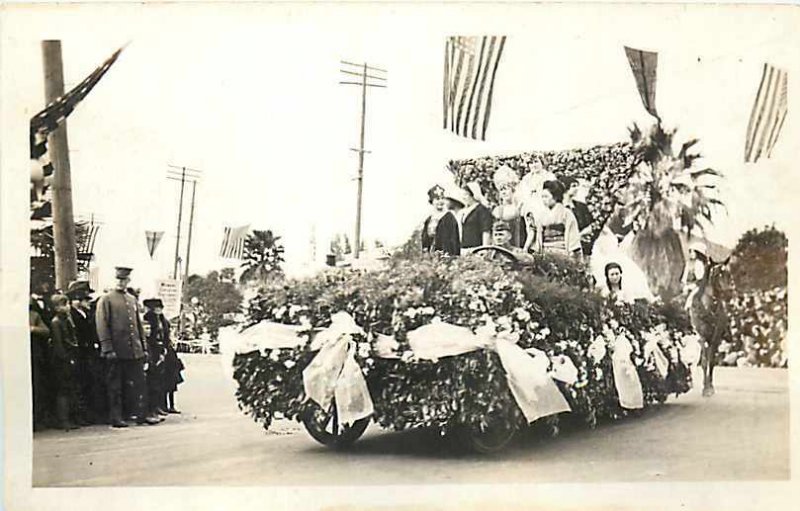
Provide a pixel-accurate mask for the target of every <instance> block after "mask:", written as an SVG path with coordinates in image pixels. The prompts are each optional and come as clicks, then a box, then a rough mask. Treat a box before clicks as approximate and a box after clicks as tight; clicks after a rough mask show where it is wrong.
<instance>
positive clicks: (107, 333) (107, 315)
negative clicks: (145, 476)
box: [96, 267, 159, 428]
mask: <svg viewBox="0 0 800 511" xmlns="http://www.w3.org/2000/svg"><path fill="white" fill-rule="evenodd" d="M131 271H133V270H131V269H130V268H124V267H117V268H116V278H117V284H116V287H115V288H114V289H112V290H111V291H109V292H108V293H106V294H105V295H104V296H103V297H102V298H100V301H99V302H98V303H97V312H96V322H97V337H98V339H99V340H100V354H101V356H102V357H103V358H104V359H105V360H106V364H107V369H106V385H107V386H108V407H109V415H110V419H111V426H112V427H115V428H124V427H126V426H127V425H128V424H127V423H126V422H124V421H123V420H122V392H123V388H124V389H125V393H126V398H127V402H128V403H129V406H130V407H131V412H132V414H133V417H134V420H135V421H136V423H137V424H158V422H159V421H158V419H156V418H155V417H151V416H148V415H147V412H146V406H145V396H146V393H147V390H146V384H145V373H144V364H145V362H146V360H145V357H146V350H145V346H144V338H145V335H144V328H143V327H142V321H141V319H140V317H139V306H138V303H137V300H136V299H135V298H134V297H133V296H131V295H130V294H128V292H127V291H126V290H127V288H128V284H129V283H130V274H131Z"/></svg>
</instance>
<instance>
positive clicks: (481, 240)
mask: <svg viewBox="0 0 800 511" xmlns="http://www.w3.org/2000/svg"><path fill="white" fill-rule="evenodd" d="M464 192H465V193H464V200H465V201H466V202H465V207H464V209H463V210H461V248H475V247H479V246H481V245H490V244H491V243H492V225H493V223H494V219H493V218H492V212H491V211H489V208H487V207H486V206H484V205H483V203H482V202H483V200H482V199H483V195H482V193H481V189H480V186H479V185H478V183H475V182H472V183H467V185H466V186H465V187H464Z"/></svg>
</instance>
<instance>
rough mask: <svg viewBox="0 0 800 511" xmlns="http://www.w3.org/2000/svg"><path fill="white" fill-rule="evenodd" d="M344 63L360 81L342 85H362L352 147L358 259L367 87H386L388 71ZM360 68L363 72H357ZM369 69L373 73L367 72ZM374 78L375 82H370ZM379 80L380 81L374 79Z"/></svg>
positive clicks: (350, 72)
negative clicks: (355, 160)
mask: <svg viewBox="0 0 800 511" xmlns="http://www.w3.org/2000/svg"><path fill="white" fill-rule="evenodd" d="M340 62H341V63H342V65H344V66H349V67H348V69H340V70H339V71H340V72H342V73H343V74H345V75H349V76H357V77H358V78H359V81H352V80H354V79H355V78H347V80H350V81H340V82H339V83H340V84H341V85H358V86H360V87H361V138H360V144H359V146H358V149H355V148H351V149H350V150H351V151H355V152H357V153H358V177H357V178H356V179H357V180H358V192H357V194H356V239H355V247H354V248H353V257H355V258H356V259H358V254H359V252H360V251H361V198H362V193H363V184H364V153H368V152H370V151H366V150H364V123H365V119H366V115H367V87H380V88H384V89H385V88H386V81H387V80H386V76H385V75H386V73H387V71H386V70H384V69H380V68H377V67H371V66H368V65H367V63H366V62H364V63H361V64H353V63H352V62H346V61H344V60H342V61H340ZM356 69H360V70H361V72H360V73H359V72H356V71H355V70H356ZM367 71H369V72H371V73H373V74H367ZM370 80H372V81H373V82H370ZM375 80H377V81H378V83H375V82H374V81H375Z"/></svg>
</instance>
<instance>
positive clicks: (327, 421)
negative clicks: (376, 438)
mask: <svg viewBox="0 0 800 511" xmlns="http://www.w3.org/2000/svg"><path fill="white" fill-rule="evenodd" d="M303 425H304V426H305V428H306V431H308V434H309V435H311V436H312V437H313V438H314V440H316V441H317V442H319V443H321V444H322V445H327V446H328V447H335V448H344V447H348V446H350V445H352V444H353V443H354V442H355V441H356V440H358V439H359V438H361V435H363V434H364V431H365V430H366V429H367V426H368V425H369V418H365V419H359V420H357V421H355V422H354V423H353V424H348V425H344V424H340V423H339V418H338V416H337V413H336V403H332V404H331V407H330V409H329V410H328V411H325V410H323V409H322V408H320V407H314V410H313V411H312V412H309V413H308V414H307V415H306V417H305V418H304V419H303Z"/></svg>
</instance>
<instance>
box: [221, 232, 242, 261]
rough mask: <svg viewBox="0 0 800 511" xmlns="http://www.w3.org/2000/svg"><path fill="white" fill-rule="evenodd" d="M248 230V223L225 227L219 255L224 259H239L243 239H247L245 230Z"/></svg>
mask: <svg viewBox="0 0 800 511" xmlns="http://www.w3.org/2000/svg"><path fill="white" fill-rule="evenodd" d="M249 230H250V226H249V225H243V226H241V227H225V230H224V233H223V235H222V246H221V247H220V249H219V256H220V257H224V258H226V259H241V258H242V255H243V254H244V240H245V239H247V231H249Z"/></svg>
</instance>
